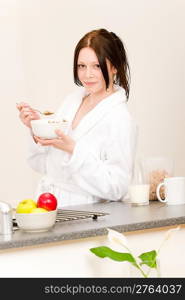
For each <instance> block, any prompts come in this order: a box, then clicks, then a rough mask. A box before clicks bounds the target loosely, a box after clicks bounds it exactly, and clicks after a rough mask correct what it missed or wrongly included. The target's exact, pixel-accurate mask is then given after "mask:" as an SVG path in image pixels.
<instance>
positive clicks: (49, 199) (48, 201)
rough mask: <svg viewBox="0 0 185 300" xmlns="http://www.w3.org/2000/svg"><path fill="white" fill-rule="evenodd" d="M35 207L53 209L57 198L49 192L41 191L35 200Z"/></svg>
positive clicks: (55, 206)
mask: <svg viewBox="0 0 185 300" xmlns="http://www.w3.org/2000/svg"><path fill="white" fill-rule="evenodd" d="M37 207H41V208H44V209H47V210H55V209H56V208H57V198H56V197H55V196H54V195H53V194H51V193H43V194H41V195H40V196H39V198H38V200H37Z"/></svg>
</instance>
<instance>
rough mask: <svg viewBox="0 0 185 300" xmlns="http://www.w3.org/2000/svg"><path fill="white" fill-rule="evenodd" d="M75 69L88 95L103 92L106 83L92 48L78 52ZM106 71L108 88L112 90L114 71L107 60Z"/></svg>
mask: <svg viewBox="0 0 185 300" xmlns="http://www.w3.org/2000/svg"><path fill="white" fill-rule="evenodd" d="M77 68H78V78H79V80H80V81H81V83H82V85H83V86H84V87H85V89H86V90H87V91H88V92H89V93H100V92H105V90H106V83H105V80H104V77H103V73H102V71H101V69H100V66H99V61H98V58H97V56H96V53H95V52H94V50H93V49H92V48H90V47H85V48H82V49H81V50H80V53H79V56H78V62H77ZM107 70H108V74H109V80H110V85H109V88H113V77H114V74H115V73H116V70H115V68H114V67H113V66H112V65H111V63H110V61H109V60H107Z"/></svg>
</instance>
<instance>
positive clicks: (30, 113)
mask: <svg viewBox="0 0 185 300" xmlns="http://www.w3.org/2000/svg"><path fill="white" fill-rule="evenodd" d="M17 109H18V110H19V112H20V113H19V118H20V119H21V121H22V123H23V124H24V125H26V126H27V127H29V128H31V124H30V121H31V120H38V119H40V116H39V114H38V113H37V112H36V111H34V109H32V108H31V106H30V105H29V104H28V103H25V102H21V103H19V104H17Z"/></svg>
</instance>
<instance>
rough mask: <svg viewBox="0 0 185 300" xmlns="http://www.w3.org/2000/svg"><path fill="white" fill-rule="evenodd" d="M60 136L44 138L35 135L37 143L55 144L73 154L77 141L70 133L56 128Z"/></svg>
mask: <svg viewBox="0 0 185 300" xmlns="http://www.w3.org/2000/svg"><path fill="white" fill-rule="evenodd" d="M55 132H56V134H57V135H58V138H56V139H49V140H46V139H42V138H39V137H37V136H34V139H35V141H36V142H37V143H39V144H40V145H42V146H53V147H55V148H58V149H60V150H63V151H65V152H68V153H70V154H73V151H74V147H75V141H74V140H73V139H72V138H71V137H70V136H68V135H65V134H64V133H63V132H62V131H61V130H59V129H58V130H56V131H55Z"/></svg>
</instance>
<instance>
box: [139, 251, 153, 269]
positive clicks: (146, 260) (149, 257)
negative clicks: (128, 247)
mask: <svg viewBox="0 0 185 300" xmlns="http://www.w3.org/2000/svg"><path fill="white" fill-rule="evenodd" d="M156 257H157V252H156V251H155V250H152V251H149V252H145V253H142V254H141V255H139V258H140V259H141V260H142V262H141V263H140V265H147V266H149V267H150V268H157V263H156Z"/></svg>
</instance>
